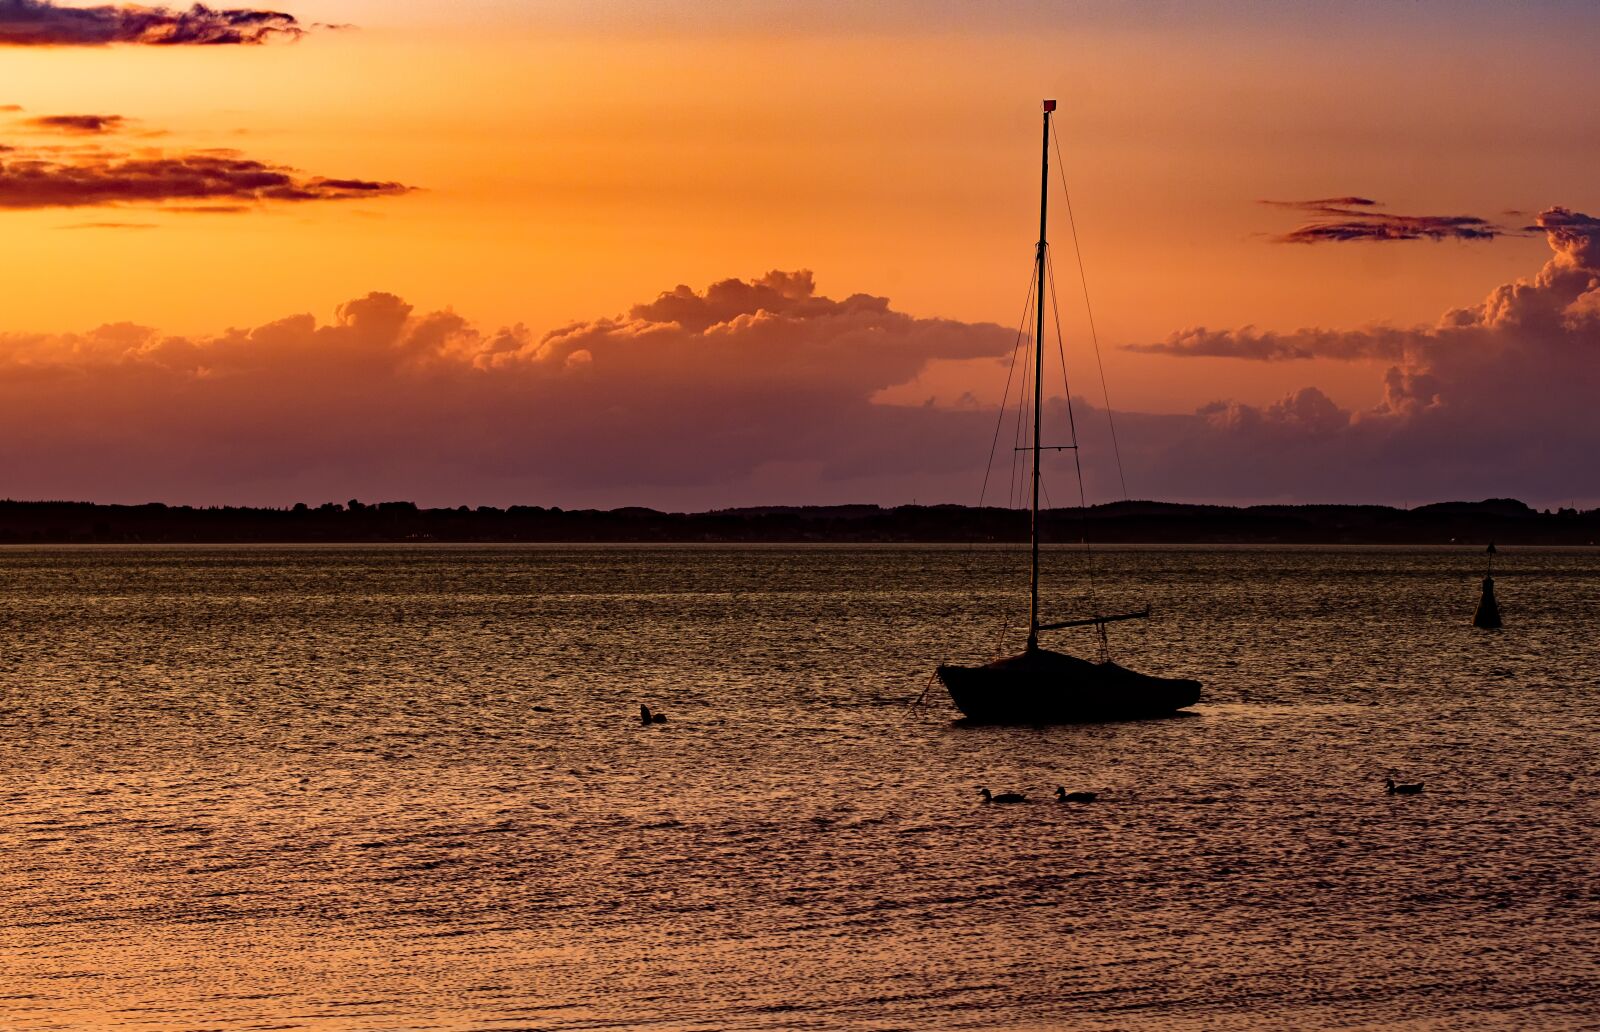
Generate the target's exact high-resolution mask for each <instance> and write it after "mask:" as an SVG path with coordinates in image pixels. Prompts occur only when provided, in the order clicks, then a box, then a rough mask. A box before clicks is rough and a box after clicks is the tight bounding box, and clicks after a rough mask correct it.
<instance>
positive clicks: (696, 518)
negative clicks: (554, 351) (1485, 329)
mask: <svg viewBox="0 0 1600 1032" xmlns="http://www.w3.org/2000/svg"><path fill="white" fill-rule="evenodd" d="M1040 518H1041V520H1042V533H1043V537H1044V539H1045V540H1046V541H1052V542H1076V541H1082V540H1084V539H1087V540H1090V541H1095V542H1106V543H1118V542H1121V543H1149V544H1280V543H1281V544H1429V545H1444V544H1473V543H1479V544H1481V543H1484V542H1487V541H1496V542H1498V543H1500V544H1508V545H1517V544H1527V545H1535V544H1538V545H1592V544H1594V543H1595V542H1596V541H1600V509H1590V510H1587V511H1583V512H1580V511H1578V510H1575V509H1561V510H1558V511H1556V512H1551V511H1549V510H1545V511H1543V512H1540V511H1538V510H1535V509H1532V508H1530V507H1529V506H1527V505H1524V504H1523V503H1522V502H1519V501H1516V500H1514V499H1506V498H1491V499H1487V500H1485V501H1481V502H1441V503H1437V504H1433V505H1423V506H1418V507H1417V508H1413V509H1394V508H1390V507H1388V506H1382V505H1253V506H1246V507H1240V508H1233V507H1229V506H1220V505H1182V504H1177V503H1172V502H1149V501H1130V502H1113V503H1110V504H1107V505H1096V506H1092V507H1090V508H1089V509H1087V510H1085V511H1080V510H1078V509H1050V510H1046V511H1044V512H1042V513H1041V514H1040ZM1027 539H1028V514H1027V513H1026V512H1024V511H1019V510H1015V509H1000V508H981V509H980V508H972V507H968V506H962V505H902V506H897V507H893V508H884V507H881V506H876V505H829V506H761V507H752V508H742V509H719V510H714V511H711V512H699V513H674V512H658V511H656V510H654V509H644V508H637V507H629V508H623V509H611V510H597V509H561V508H555V507H552V508H545V507H543V506H537V505H513V506H511V507H509V508H505V509H496V508H492V507H489V506H479V507H477V508H469V507H467V506H460V507H458V508H454V509H422V508H418V507H417V506H416V505H415V504H413V503H411V502H378V503H375V504H364V503H362V502H360V501H355V500H352V501H350V502H349V503H346V504H343V505H340V504H337V503H331V502H330V503H327V504H324V505H319V506H315V507H313V506H307V505H303V504H302V505H295V506H293V507H291V508H285V509H271V508H242V507H233V506H221V507H209V508H196V507H192V506H186V505H162V504H160V503H151V504H148V505H98V504H94V503H90V502H19V501H9V500H8V501H0V544H68V543H105V544H114V543H129V544H138V543H148V544H159V543H171V544H183V543H250V542H261V543H266V542H281V543H315V542H405V541H412V542H428V541H434V542H514V541H526V542H663V543H665V542H885V543H887V542H928V543H933V542H960V543H967V542H1018V541H1026V540H1027Z"/></svg>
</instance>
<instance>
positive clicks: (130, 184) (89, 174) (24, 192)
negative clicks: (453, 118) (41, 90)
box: [0, 115, 411, 214]
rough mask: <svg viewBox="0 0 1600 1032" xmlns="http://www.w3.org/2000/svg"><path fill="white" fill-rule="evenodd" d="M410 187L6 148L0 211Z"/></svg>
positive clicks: (220, 202) (64, 122)
mask: <svg viewBox="0 0 1600 1032" xmlns="http://www.w3.org/2000/svg"><path fill="white" fill-rule="evenodd" d="M124 121H125V119H124V118H123V117H122V116H120V115H51V116H46V117H44V118H38V119H33V120H31V124H34V125H37V126H40V127H45V128H49V129H52V130H54V131H59V132H67V133H72V134H76V135H89V136H100V135H105V134H107V133H110V132H113V131H114V130H116V129H117V128H118V127H120V126H121V125H122V124H123V123H124ZM410 189H411V187H409V186H406V185H405V184H403V183H397V182H392V181H387V180H372V179H354V178H349V177H335V176H314V175H306V174H305V173H302V172H301V171H299V170H297V169H294V168H290V167H288V166H285V165H276V164H272V163H270V162H265V161H259V160H257V159H254V158H248V157H245V156H244V155H242V154H240V153H239V152H237V151H232V150H219V149H212V150H190V151H179V152H166V151H138V152H136V153H116V152H113V151H108V150H106V149H102V148H97V147H90V148H74V147H21V148H19V147H11V146H5V145H0V209H5V208H10V209H26V208H87V207H114V206H119V205H128V204H139V205H155V206H161V207H162V208H163V210H166V211H172V212H204V213H207V214H218V213H228V214H232V213H237V212H241V211H246V210H249V208H250V207H251V206H254V205H260V204H273V203H296V202H301V201H348V200H357V199H365V198H371V197H387V196H393V195H395V194H402V193H406V192H408V191H409V190H410Z"/></svg>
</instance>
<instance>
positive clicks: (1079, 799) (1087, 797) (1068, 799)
mask: <svg viewBox="0 0 1600 1032" xmlns="http://www.w3.org/2000/svg"><path fill="white" fill-rule="evenodd" d="M1099 798H1100V795H1099V793H1098V792H1068V791H1067V790H1066V788H1065V787H1063V786H1061V785H1057V786H1056V802H1058V803H1092V802H1094V801H1095V800H1096V799H1099Z"/></svg>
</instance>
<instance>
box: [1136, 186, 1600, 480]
mask: <svg viewBox="0 0 1600 1032" xmlns="http://www.w3.org/2000/svg"><path fill="white" fill-rule="evenodd" d="M1536 226H1537V228H1538V229H1539V230H1541V231H1543V232H1544V233H1545V236H1546V239H1547V240H1548V242H1549V244H1550V248H1551V251H1552V256H1551V257H1550V259H1549V260H1548V261H1547V262H1546V263H1545V265H1544V267H1543V268H1542V269H1541V270H1540V271H1539V272H1538V273H1537V274H1536V275H1534V276H1531V277H1528V278H1524V279H1519V280H1516V281H1514V282H1512V283H1508V284H1505V285H1503V286H1500V287H1497V288H1496V289H1494V290H1493V291H1491V292H1490V293H1489V295H1488V296H1487V297H1486V298H1485V299H1484V300H1483V301H1482V302H1481V303H1479V304H1476V305H1472V306H1470V307H1466V308H1459V309H1452V310H1451V311H1448V312H1445V313H1444V314H1443V315H1442V316H1441V317H1440V318H1439V320H1438V321H1437V322H1436V323H1435V324H1434V325H1431V326H1418V327H1412V328H1409V329H1397V328H1393V327H1374V328H1369V329H1364V330H1352V331H1329V330H1322V329H1303V330H1296V331H1293V332H1288V333H1271V332H1260V331H1257V330H1254V329H1253V328H1248V327H1247V328H1244V329H1239V330H1223V331H1209V330H1189V331H1184V332H1182V333H1178V334H1174V335H1173V336H1172V337H1171V338H1169V339H1168V340H1167V341H1166V342H1164V343H1161V344H1155V345H1147V346H1143V347H1140V348H1138V349H1136V350H1143V351H1150V352H1158V353H1163V354H1168V355H1179V356H1197V355H1206V356H1221V357H1233V358H1240V359H1247V360H1256V361H1274V360H1281V359H1286V358H1297V359H1307V358H1323V359H1335V360H1343V361H1351V360H1372V359H1382V360H1386V361H1387V362H1389V363H1390V364H1388V365H1387V367H1386V368H1385V370H1384V372H1383V374H1382V377H1381V382H1380V384H1379V385H1378V386H1379V387H1380V388H1381V392H1382V394H1381V400H1380V401H1379V402H1378V403H1377V404H1376V405H1374V406H1372V407H1371V408H1368V409H1365V410H1356V411H1344V410H1340V409H1338V407H1337V406H1335V405H1334V404H1333V403H1332V401H1331V400H1329V399H1327V398H1326V397H1325V396H1323V395H1322V394H1321V392H1319V391H1315V388H1307V390H1305V391H1301V392H1299V393H1298V394H1296V395H1294V396H1293V397H1291V398H1288V399H1285V400H1284V401H1283V402H1280V403H1279V404H1277V405H1273V406H1266V407H1254V406H1247V405H1239V404H1236V403H1218V404H1216V405H1211V406H1207V407H1205V408H1203V409H1201V410H1200V411H1199V412H1198V413H1197V414H1196V417H1197V421H1196V423H1195V425H1194V429H1195V430H1196V433H1194V434H1193V435H1192V436H1190V437H1188V438H1186V439H1185V440H1182V441H1172V440H1168V439H1167V437H1168V432H1167V431H1162V432H1160V433H1157V434H1156V435H1155V437H1154V438H1153V439H1152V438H1148V437H1147V438H1146V439H1145V440H1144V442H1143V447H1144V450H1143V451H1142V452H1140V453H1139V454H1141V456H1142V460H1143V461H1144V462H1145V465H1146V469H1145V472H1146V473H1147V474H1148V475H1150V476H1152V477H1154V478H1155V479H1156V480H1157V481H1158V482H1162V483H1166V484H1170V485H1173V487H1175V488H1177V489H1179V490H1184V491H1188V492H1192V493H1195V492H1202V491H1203V490H1204V485H1203V484H1202V483H1197V482H1196V479H1195V477H1194V472H1195V471H1196V470H1200V469H1205V468H1207V467H1206V465H1205V460H1204V454H1205V453H1206V452H1207V451H1210V450H1215V451H1217V452H1218V453H1220V454H1226V455H1232V456H1234V457H1236V459H1237V460H1238V462H1239V464H1240V465H1239V469H1237V470H1235V471H1234V472H1232V473H1231V474H1224V475H1220V476H1219V477H1217V478H1216V479H1215V480H1214V483H1215V484H1218V485H1220V484H1224V483H1226V484H1227V490H1225V491H1221V492H1218V493H1217V494H1215V495H1213V496H1216V497H1221V496H1225V495H1226V494H1229V493H1233V494H1237V493H1241V492H1243V493H1245V494H1248V495H1250V496H1251V497H1270V496H1273V495H1275V494H1282V495H1283V496H1285V497H1300V498H1306V497H1312V498H1341V497H1342V498H1347V499H1349V498H1354V499H1363V500H1395V501H1404V500H1406V499H1410V500H1413V501H1415V500H1419V499H1424V498H1438V497H1446V496H1451V497H1486V496H1489V495H1494V494H1510V493H1518V492H1520V493H1523V494H1525V495H1527V496H1529V497H1531V498H1534V499H1541V498H1542V499H1555V500H1570V499H1587V500H1589V501H1600V462H1597V461H1596V456H1597V455H1600V421H1596V420H1595V419H1594V417H1593V407H1594V401H1595V399H1596V398H1597V397H1600V219H1595V218H1594V217H1592V216H1589V215H1585V214H1582V213H1580V212H1574V211H1570V210H1568V209H1565V208H1551V209H1549V210H1547V211H1545V212H1543V213H1541V214H1540V215H1539V216H1538V219H1537V222H1536ZM1308 391H1311V392H1314V393H1307V392H1308ZM1121 422H1122V421H1119V426H1120V425H1121ZM1126 422H1129V423H1131V424H1138V423H1139V420H1138V417H1136V416H1134V417H1129V418H1128V419H1127V420H1126ZM1138 433H1139V431H1137V430H1136V431H1134V434H1135V436H1137V435H1138ZM1138 449H1139V446H1138V445H1136V446H1135V451H1136V452H1138ZM1211 468H1212V469H1215V465H1214V464H1212V466H1211ZM1241 474H1242V475H1241Z"/></svg>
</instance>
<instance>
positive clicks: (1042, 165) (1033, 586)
mask: <svg viewBox="0 0 1600 1032" xmlns="http://www.w3.org/2000/svg"><path fill="white" fill-rule="evenodd" d="M1055 109H1056V102H1055V101H1053V100H1047V101H1045V102H1044V143H1043V145H1042V146H1041V147H1040V158H1039V244H1038V247H1037V249H1036V250H1035V253H1034V259H1033V260H1034V266H1035V269H1034V276H1035V277H1036V282H1037V283H1038V289H1037V290H1036V291H1035V292H1034V293H1035V296H1036V298H1037V300H1038V308H1037V314H1036V317H1035V319H1034V324H1033V505H1032V507H1031V508H1030V509H1029V519H1028V536H1029V538H1030V546H1031V551H1032V560H1033V563H1032V575H1031V577H1030V578H1029V581H1028V651H1029V652H1032V651H1033V650H1034V649H1037V648H1038V647H1039V453H1040V452H1041V451H1043V449H1041V448H1040V447H1039V439H1040V438H1039V415H1040V411H1039V410H1040V407H1041V405H1042V403H1043V401H1044V276H1045V266H1044V260H1045V212H1046V209H1047V206H1048V204H1049V201H1050V112H1052V111H1054V110H1055Z"/></svg>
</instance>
